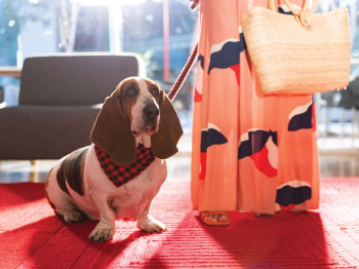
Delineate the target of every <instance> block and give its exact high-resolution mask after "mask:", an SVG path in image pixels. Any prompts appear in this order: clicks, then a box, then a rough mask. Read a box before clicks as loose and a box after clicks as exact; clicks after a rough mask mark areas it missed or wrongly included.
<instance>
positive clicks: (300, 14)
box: [269, 0, 318, 30]
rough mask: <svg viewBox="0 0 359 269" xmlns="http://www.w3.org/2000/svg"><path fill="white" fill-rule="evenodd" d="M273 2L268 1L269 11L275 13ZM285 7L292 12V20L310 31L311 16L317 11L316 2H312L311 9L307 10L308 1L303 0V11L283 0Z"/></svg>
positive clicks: (272, 0) (273, 0)
mask: <svg viewBox="0 0 359 269" xmlns="http://www.w3.org/2000/svg"><path fill="white" fill-rule="evenodd" d="M275 1H276V0H269V9H271V10H272V11H274V12H276V10H275ZM284 2H285V3H286V5H287V6H288V8H289V10H290V11H292V13H293V15H294V18H295V19H296V21H297V22H298V23H299V24H300V25H301V26H303V27H304V28H305V29H307V30H311V29H312V26H311V19H310V17H311V15H312V14H313V13H314V11H315V10H316V9H317V6H318V0H313V3H312V6H311V8H309V0H305V2H304V7H303V9H296V8H294V7H293V6H292V4H291V3H290V2H289V0H284Z"/></svg>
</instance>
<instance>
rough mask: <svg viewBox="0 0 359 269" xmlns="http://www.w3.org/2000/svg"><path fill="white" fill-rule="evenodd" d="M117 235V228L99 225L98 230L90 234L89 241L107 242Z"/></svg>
mask: <svg viewBox="0 0 359 269" xmlns="http://www.w3.org/2000/svg"><path fill="white" fill-rule="evenodd" d="M114 233H115V226H111V225H108V224H104V223H101V222H100V223H99V224H97V226H96V228H95V229H94V230H93V231H92V232H91V233H90V235H89V239H90V240H93V241H98V242H105V241H108V240H110V239H111V238H112V236H113V235H114Z"/></svg>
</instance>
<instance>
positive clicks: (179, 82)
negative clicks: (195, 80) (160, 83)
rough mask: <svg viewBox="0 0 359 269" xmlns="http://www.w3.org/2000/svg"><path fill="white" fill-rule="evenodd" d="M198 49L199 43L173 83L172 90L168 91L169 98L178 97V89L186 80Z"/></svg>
mask: <svg viewBox="0 0 359 269" xmlns="http://www.w3.org/2000/svg"><path fill="white" fill-rule="evenodd" d="M197 51H198V43H197V44H196V46H195V47H194V49H193V50H192V52H191V55H190V56H189V58H188V60H187V62H186V64H185V66H184V67H183V69H182V71H181V73H180V74H179V76H178V78H177V79H176V82H175V83H174V84H173V86H172V88H171V90H170V91H169V93H168V98H169V99H170V100H171V101H173V99H174V98H175V97H176V95H177V93H178V91H179V90H180V88H181V87H182V85H183V82H184V81H185V80H186V78H187V76H188V73H189V71H190V70H191V68H192V66H193V63H194V60H195V59H196V58H197Z"/></svg>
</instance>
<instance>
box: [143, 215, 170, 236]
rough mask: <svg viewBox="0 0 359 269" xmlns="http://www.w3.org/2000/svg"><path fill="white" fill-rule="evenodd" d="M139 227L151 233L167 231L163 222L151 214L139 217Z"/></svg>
mask: <svg viewBox="0 0 359 269" xmlns="http://www.w3.org/2000/svg"><path fill="white" fill-rule="evenodd" d="M137 227H138V228H139V229H141V230H144V231H146V232H149V233H159V232H163V231H167V228H166V226H165V225H164V224H163V223H162V222H160V221H158V220H156V219H154V218H152V217H150V216H149V217H146V218H141V219H139V220H138V221H137Z"/></svg>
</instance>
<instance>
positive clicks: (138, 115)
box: [118, 77, 160, 137]
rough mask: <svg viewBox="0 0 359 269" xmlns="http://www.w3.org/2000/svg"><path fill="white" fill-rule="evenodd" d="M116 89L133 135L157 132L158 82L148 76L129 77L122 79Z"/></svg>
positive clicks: (158, 114) (158, 111) (158, 116)
mask: <svg viewBox="0 0 359 269" xmlns="http://www.w3.org/2000/svg"><path fill="white" fill-rule="evenodd" d="M118 91H119V93H118V96H119V98H120V101H121V102H122V105H123V109H124V113H125V115H126V116H127V117H128V119H129V121H130V123H131V133H132V134H133V136H135V137H138V136H140V135H143V134H146V135H152V134H153V133H155V132H157V130H158V126H159V119H160V108H159V105H158V97H159V91H160V88H159V86H158V84H157V83H155V82H154V81H152V80H150V79H148V78H138V77H131V78H128V79H125V80H124V81H122V83H121V86H120V87H119V89H118Z"/></svg>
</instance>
